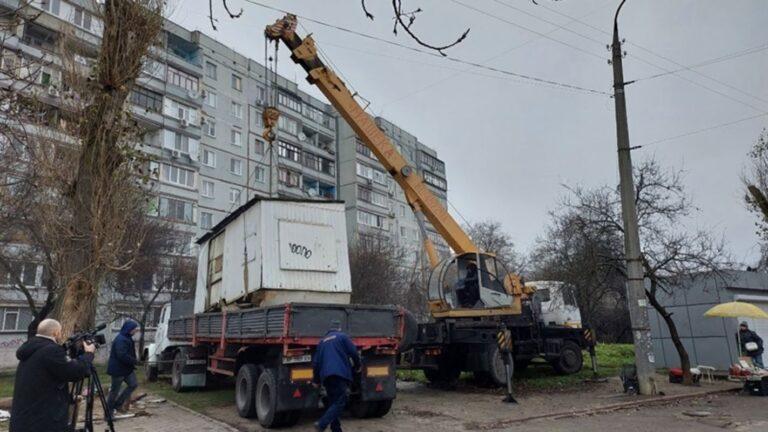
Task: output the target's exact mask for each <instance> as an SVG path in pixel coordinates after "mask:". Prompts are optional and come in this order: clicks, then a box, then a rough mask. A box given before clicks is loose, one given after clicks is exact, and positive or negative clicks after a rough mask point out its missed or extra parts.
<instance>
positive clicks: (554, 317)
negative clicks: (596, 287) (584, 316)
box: [525, 281, 581, 328]
mask: <svg viewBox="0 0 768 432" xmlns="http://www.w3.org/2000/svg"><path fill="white" fill-rule="evenodd" d="M525 285H526V286H527V287H532V288H534V289H535V290H536V291H535V292H534V294H533V301H534V305H535V307H536V309H537V310H538V312H539V316H540V319H541V322H542V323H543V324H544V325H548V326H562V327H571V328H581V312H579V307H578V306H577V305H576V299H575V298H574V297H573V295H571V294H570V293H569V292H568V290H567V289H566V288H567V287H566V286H565V283H563V282H558V281H532V282H526V284H525Z"/></svg>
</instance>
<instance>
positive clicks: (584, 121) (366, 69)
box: [172, 0, 768, 261]
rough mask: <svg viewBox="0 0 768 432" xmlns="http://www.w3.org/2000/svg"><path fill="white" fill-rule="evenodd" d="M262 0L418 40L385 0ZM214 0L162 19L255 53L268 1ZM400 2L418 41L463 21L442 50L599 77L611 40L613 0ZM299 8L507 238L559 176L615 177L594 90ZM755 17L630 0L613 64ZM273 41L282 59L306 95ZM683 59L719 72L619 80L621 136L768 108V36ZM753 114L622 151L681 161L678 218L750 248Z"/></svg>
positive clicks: (756, 14)
mask: <svg viewBox="0 0 768 432" xmlns="http://www.w3.org/2000/svg"><path fill="white" fill-rule="evenodd" d="M262 1H263V2H264V3H267V4H270V5H273V6H276V7H280V8H282V9H286V10H289V11H292V12H295V13H297V14H299V15H304V16H307V17H311V18H314V19H318V20H322V21H325V22H329V23H333V24H336V25H339V26H342V27H346V28H350V29H354V30H358V31H361V32H365V33H370V34H373V35H376V36H378V37H382V38H386V39H389V40H394V41H397V42H399V43H403V44H407V45H409V46H415V44H414V43H413V42H412V41H411V40H410V39H408V38H407V37H406V36H405V35H404V34H401V35H399V36H394V35H393V34H392V31H391V30H392V15H391V10H390V4H391V2H390V1H384V0H368V1H367V3H368V6H369V9H370V10H371V12H372V13H373V14H374V15H375V16H376V20H375V21H373V22H370V21H368V20H367V19H366V18H365V15H364V14H363V12H362V10H361V8H360V1H358V0H323V1H319V0H315V1H309V0H305V1H298V0H285V1H274V0H273V1H270V0H262ZM459 2H460V3H464V4H465V5H470V6H471V7H473V8H476V9H479V10H481V11H483V12H485V13H486V14H483V13H481V12H478V11H475V10H472V9H469V8H467V7H465V6H462V5H460V4H459ZM215 3H216V6H217V12H216V13H217V15H218V19H219V30H218V31H217V32H214V31H213V30H212V29H211V27H210V24H209V23H208V18H207V10H208V9H207V1H206V0H183V1H179V4H177V5H176V7H175V9H174V12H173V15H172V19H174V20H175V21H177V22H179V23H180V24H182V25H184V26H186V27H187V28H190V29H200V30H202V31H204V32H206V33H208V34H211V35H213V36H214V37H215V38H216V39H218V40H220V41H221V42H223V43H226V44H227V45H230V46H232V47H233V48H234V49H236V50H238V51H240V52H242V53H243V54H245V55H248V56H250V57H252V58H254V59H257V60H263V58H264V43H263V37H262V30H263V28H264V26H265V25H266V24H267V23H271V22H273V21H274V20H275V19H276V18H277V17H278V16H280V15H281V14H280V13H278V12H273V11H269V10H267V9H264V8H261V7H258V6H255V5H252V4H248V3H247V2H246V1H244V0H230V4H231V5H232V6H233V8H235V9H237V8H239V7H241V6H242V8H243V9H244V13H243V16H242V17H241V18H240V19H237V20H230V19H229V18H228V17H227V16H226V13H225V12H224V11H223V9H221V7H220V3H221V2H220V0H215ZM404 3H405V4H406V5H407V7H409V8H416V7H421V8H422V9H423V10H424V12H423V13H421V14H420V15H419V18H418V19H417V24H416V26H415V27H414V28H415V29H416V30H417V32H418V33H419V34H420V35H422V36H423V37H424V38H425V39H427V40H428V41H433V42H435V43H441V42H449V41H452V40H453V39H454V38H455V37H456V36H458V35H459V34H460V33H461V32H462V31H463V30H464V29H465V28H467V27H471V29H472V30H471V32H470V35H469V37H468V38H467V40H466V41H465V42H464V43H462V44H461V45H459V46H457V47H455V48H452V49H450V50H448V51H447V53H448V54H449V55H451V56H454V57H457V58H461V59H465V60H468V61H472V62H478V63H483V64H488V65H491V66H493V67H497V68H501V69H506V70H510V71H514V72H518V73H522V74H526V75H531V76H536V77H540V78H544V79H548V80H552V81H558V82H562V83H568V84H573V85H577V86H581V87H586V88H591V89H595V90H600V91H604V92H609V91H610V87H611V79H612V76H611V68H610V66H609V65H608V64H607V61H606V60H607V59H608V56H609V55H608V52H607V51H606V47H605V45H606V44H608V43H610V35H609V34H608V32H609V31H610V30H611V29H612V19H613V13H614V10H615V7H616V5H617V4H618V0H562V1H557V2H553V1H548V0H540V1H539V3H540V4H541V6H536V5H534V4H532V3H531V2H530V1H529V0H498V1H496V0H457V1H456V2H454V1H452V0H407V1H405V2H404ZM505 4H506V5H511V6H513V7H515V8H517V9H519V10H515V9H512V8H509V7H507V6H505ZM552 11H555V12H552ZM526 13H527V14H530V15H534V16H536V17H540V18H541V19H543V20H546V21H550V22H551V23H554V24H551V23H547V22H544V21H541V20H538V19H535V18H533V17H532V16H530V15H526ZM558 13H559V14H558ZM561 14H562V15H561ZM564 15H565V16H564ZM494 17H496V18H494ZM573 18H576V19H577V20H578V21H583V22H585V23H587V24H588V25H584V24H582V23H579V22H577V21H575V20H573ZM502 20H503V21H502ZM504 21H509V22H504ZM300 22H302V23H303V26H304V28H300V32H302V34H306V33H307V32H311V33H313V34H314V35H315V39H316V41H317V42H318V45H319V46H320V47H321V48H322V49H323V50H324V51H325V52H326V53H327V54H328V56H329V57H330V58H331V59H332V61H333V62H334V64H335V65H336V67H337V68H338V69H339V71H340V72H341V74H342V76H343V77H346V79H347V81H348V84H351V86H352V87H353V88H354V89H355V90H357V91H358V92H359V93H360V94H362V95H363V96H364V97H365V98H366V99H368V100H370V101H371V109H370V110H371V112H372V113H374V114H377V115H382V116H384V117H386V118H387V119H389V120H391V121H393V122H395V123H396V124H398V125H400V126H401V127H403V128H404V129H406V130H408V131H409V132H411V133H412V134H414V135H416V136H417V137H419V139H420V140H421V141H422V142H424V143H426V144H428V145H430V146H432V147H434V148H435V149H437V151H438V152H439V155H440V157H441V158H442V159H443V160H445V162H446V165H447V170H448V184H449V189H450V190H449V199H450V201H451V203H452V204H453V205H455V206H456V207H457V208H458V209H459V211H460V212H461V213H462V215H464V216H465V217H466V218H467V219H470V220H479V219H486V218H492V219H498V220H500V221H502V223H503V224H504V226H505V228H506V230H508V231H509V232H510V233H511V234H512V236H513V238H514V240H515V242H516V243H517V245H518V247H519V249H521V250H523V251H528V250H529V249H530V248H531V247H532V246H533V244H534V243H535V239H536V237H537V236H538V235H540V234H541V233H542V232H543V228H544V226H545V224H546V222H547V211H548V210H551V209H552V208H554V206H555V205H556V203H557V200H558V198H559V197H560V196H562V195H563V193H564V189H563V187H562V184H571V185H573V184H584V185H600V184H606V183H611V184H614V183H616V182H617V181H618V174H617V162H616V138H615V126H614V117H613V116H614V114H613V100H612V99H610V98H608V97H607V96H604V95H594V94H586V93H582V92H574V91H570V90H564V89H560V88H553V87H551V86H548V85H542V84H536V83H531V82H529V81H524V80H521V79H517V78H512V77H509V76H505V75H501V74H498V73H494V72H489V71H483V70H478V69H473V68H469V69H468V68H467V66H464V65H460V64H456V63H451V62H449V61H447V60H443V59H440V58H435V57H430V56H427V55H422V54H419V53H415V52H411V51H407V50H404V49H401V48H397V47H393V46H389V45H385V44H383V43H380V42H376V41H371V40H367V39H364V38H360V37H357V36H352V35H349V34H347V33H343V32H340V31H338V30H333V29H329V28H326V27H323V26H320V25H317V24H314V23H311V22H307V21H301V20H300ZM510 22H512V23H515V24H516V25H513V24H510ZM767 22H768V4H767V3H766V2H765V0H738V1H722V0H680V1H669V0H654V1H632V0H629V1H628V2H627V4H626V5H625V7H624V9H623V11H622V15H621V18H620V30H621V34H622V37H623V38H626V40H627V44H626V45H625V50H626V51H627V52H628V56H627V58H626V59H625V63H624V64H625V77H626V78H627V79H628V80H630V79H636V78H642V77H648V76H651V75H655V74H658V73H661V72H663V71H664V70H662V69H660V68H658V67H654V66H651V65H649V64H647V63H646V62H650V63H654V64H656V65H659V66H661V67H662V68H664V69H666V70H677V69H681V67H680V66H678V65H675V64H673V63H670V62H669V61H667V60H664V59H662V58H659V57H657V56H655V55H654V54H652V53H649V52H648V51H645V50H643V49H641V48H640V47H642V48H646V49H649V50H650V51H652V52H653V53H655V54H659V55H661V56H663V57H667V58H669V59H674V60H675V61H676V62H677V63H680V64H682V65H685V66H689V65H696V64H699V63H702V62H705V61H707V60H710V59H715V58H719V57H721V56H725V55H728V54H732V53H738V52H740V51H743V50H745V49H748V48H753V47H759V46H764V45H766V44H768V26H766V23H767ZM558 26H562V27H564V28H559V29H558ZM522 27H525V28H527V29H528V30H525V29H523V28H522ZM593 27H594V28H593ZM567 29H568V30H572V31H573V32H576V33H578V34H580V35H577V34H574V33H573V32H571V31H568V30H567ZM597 29H600V30H602V32H601V31H598V30H597ZM604 32H605V33H604ZM582 35H583V36H582ZM281 48H282V49H281V53H282V61H281V64H280V65H279V72H280V73H281V74H283V75H285V76H288V77H291V78H295V79H296V80H297V81H299V82H300V83H301V85H302V88H303V89H304V90H306V91H309V92H311V93H313V94H316V95H318V96H319V92H317V91H316V90H315V89H313V88H312V87H311V86H309V85H308V84H306V82H305V81H304V76H303V73H302V72H301V70H300V69H299V68H298V66H296V65H294V64H293V63H291V62H290V60H289V59H288V53H287V51H286V50H285V49H284V47H281ZM457 70H458V71H464V70H466V71H467V72H466V73H457ZM695 70H696V71H698V72H700V73H702V74H706V75H707V76H709V77H712V78H714V79H715V80H717V81H719V82H715V81H713V80H710V79H707V78H705V77H703V76H701V75H697V74H696V73H694V72H692V71H683V72H680V73H678V74H669V75H666V76H663V77H658V78H655V79H649V80H645V81H639V82H637V83H635V84H632V85H631V86H629V87H628V90H627V94H628V96H627V97H628V109H629V127H630V139H631V142H632V145H644V144H648V143H651V142H654V141H657V140H661V139H665V138H669V137H674V136H677V135H681V134H685V133H688V132H691V131H695V130H699V129H703V128H708V127H711V126H716V125H719V124H722V123H727V122H731V121H735V120H739V119H743V118H747V117H750V116H754V115H759V114H761V113H766V114H768V87H767V86H766V85H765V84H766V79H765V76H766V71H768V50H762V51H758V52H755V53H752V54H749V55H743V56H740V57H737V58H733V59H730V60H728V61H722V62H718V63H714V64H710V65H706V66H703V67H700V68H696V69H695ZM691 81H692V82H691ZM723 83H725V84H723ZM704 87H706V88H704ZM718 93H721V94H718ZM766 124H768V116H763V117H759V118H755V119H752V120H747V121H743V122H739V123H736V124H733V125H730V126H727V127H721V128H717V129H713V130H709V131H706V132H702V133H698V134H694V135H689V136H685V137H681V138H677V139H673V140H668V141H663V142H659V143H656V144H652V145H645V146H644V147H643V148H642V149H639V150H636V151H635V152H633V157H634V158H635V160H636V161H639V160H640V159H642V158H645V157H650V156H655V157H656V158H657V159H659V160H660V161H661V162H662V163H663V164H664V165H666V166H672V167H676V168H681V169H684V170H685V173H686V174H685V183H686V184H687V185H688V188H689V191H690V193H691V194H692V196H693V199H694V202H695V203H696V205H697V206H698V207H699V208H700V209H701V212H700V213H699V214H698V215H697V216H696V217H695V218H693V219H692V220H691V222H690V224H691V228H695V227H710V228H712V229H714V230H715V231H716V232H717V233H723V234H724V235H725V236H726V239H727V240H728V242H729V244H730V247H731V249H732V251H733V252H734V256H735V258H737V259H738V260H743V261H751V260H753V259H755V258H756V256H757V255H758V248H757V242H756V240H757V239H756V236H755V234H754V231H755V226H754V221H755V219H754V218H753V217H752V215H750V214H749V212H748V211H747V210H746V208H745V206H744V205H743V202H742V201H743V200H742V195H743V194H742V191H741V190H740V183H739V175H740V174H741V172H742V171H743V168H744V165H745V162H746V153H747V152H748V151H749V149H750V147H751V146H752V144H753V143H754V142H755V139H756V137H757V136H758V134H759V133H760V130H761V129H762V128H763V127H764V126H765V125H766Z"/></svg>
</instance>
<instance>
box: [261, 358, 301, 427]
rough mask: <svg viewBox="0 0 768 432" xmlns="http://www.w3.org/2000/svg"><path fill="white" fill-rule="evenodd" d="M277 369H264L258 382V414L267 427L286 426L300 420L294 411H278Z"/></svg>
mask: <svg viewBox="0 0 768 432" xmlns="http://www.w3.org/2000/svg"><path fill="white" fill-rule="evenodd" d="M277 391H278V388H277V371H276V370H275V369H273V368H268V369H264V371H263V372H262V373H261V375H259V381H258V382H257V383H256V415H257V416H258V417H259V423H260V424H261V425H262V426H264V427H265V428H276V427H281V426H286V425H287V424H288V423H289V422H291V421H294V422H295V421H298V416H297V415H295V414H294V413H293V412H282V413H278V412H277Z"/></svg>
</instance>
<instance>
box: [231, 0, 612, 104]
mask: <svg viewBox="0 0 768 432" xmlns="http://www.w3.org/2000/svg"><path fill="white" fill-rule="evenodd" d="M245 1H246V2H248V3H250V4H253V5H255V6H259V7H262V8H265V9H270V10H273V11H276V12H281V13H289V12H287V11H285V10H283V9H280V8H276V7H273V6H269V5H265V4H263V3H259V2H257V1H255V0H245ZM296 16H297V17H299V18H301V19H303V20H306V21H309V22H313V23H315V24H318V25H321V26H324V27H328V28H333V29H336V30H339V31H342V32H345V33H349V34H353V35H355V36H360V37H363V38H366V39H371V40H375V41H378V42H382V43H385V44H388V45H392V46H396V47H399V48H403V49H406V50H409V51H414V52H418V53H420V54H426V55H429V56H433V57H437V58H440V59H444V60H447V61H451V62H454V63H459V64H465V65H468V66H473V67H476V68H479V69H485V70H489V71H492V72H497V73H501V74H504V75H509V76H514V77H517V78H520V79H524V80H528V81H535V82H538V83H546V84H550V85H553V86H559V87H563V88H568V89H571V90H576V91H581V92H584V93H590V94H596V95H604V96H610V93H608V92H604V91H600V90H595V89H591V88H587V87H581V86H577V85H573V84H567V83H562V82H557V81H552V80H548V79H544V78H539V77H536V76H532V75H526V74H522V73H518V72H513V71H510V70H505V69H500V68H495V67H492V66H487V65H483V64H479V63H475V62H471V61H468V60H462V59H459V58H457V57H451V56H443V55H441V54H438V53H435V52H431V51H426V50H423V49H419V48H414V47H411V46H408V45H404V44H401V43H399V42H394V41H390V40H387V39H383V38H380V37H378V36H373V35H370V34H367V33H362V32H359V31H356V30H351V29H348V28H345V27H341V26H338V25H335V24H330V23H327V22H324V21H320V20H317V19H313V18H309V17H306V16H301V15H296Z"/></svg>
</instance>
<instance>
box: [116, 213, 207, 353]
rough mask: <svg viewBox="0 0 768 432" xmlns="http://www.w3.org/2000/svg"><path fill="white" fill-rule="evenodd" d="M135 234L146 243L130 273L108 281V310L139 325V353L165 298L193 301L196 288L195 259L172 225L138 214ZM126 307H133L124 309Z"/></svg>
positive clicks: (117, 275)
mask: <svg viewBox="0 0 768 432" xmlns="http://www.w3.org/2000/svg"><path fill="white" fill-rule="evenodd" d="M129 229H130V230H131V231H132V232H137V231H138V232H142V233H143V236H144V238H145V240H144V241H143V242H142V244H141V246H140V247H139V254H138V257H137V258H136V259H135V261H134V263H133V265H132V266H131V268H130V269H128V270H125V271H120V272H116V273H115V274H113V275H110V277H108V278H107V286H109V287H110V288H111V292H112V298H111V299H110V302H109V304H108V308H109V309H110V311H111V312H112V313H113V314H115V315H121V316H127V317H129V318H131V319H133V320H134V321H136V322H137V323H138V324H139V329H140V330H141V332H140V335H139V352H140V353H141V352H143V351H144V344H145V334H146V329H147V324H148V323H149V322H150V319H151V318H153V317H152V313H153V311H154V309H155V308H156V307H157V302H158V300H159V299H161V298H163V297H162V296H163V295H166V296H167V295H170V296H171V297H173V298H174V299H179V298H186V297H189V295H190V293H191V292H192V290H193V288H194V284H195V277H196V272H197V266H196V264H195V259H194V258H193V257H189V256H187V255H185V254H183V253H181V252H183V250H184V249H186V247H187V246H188V245H186V244H183V243H184V242H185V238H184V237H183V236H180V235H179V233H178V232H177V231H176V230H175V229H174V228H173V225H172V224H170V223H169V222H166V221H163V220H159V219H155V218H147V217H146V216H144V214H143V213H136V214H135V217H134V218H133V219H132V220H131V221H130V224H129ZM126 304H128V305H131V307H128V308H126V307H124V306H125V305H126Z"/></svg>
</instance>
